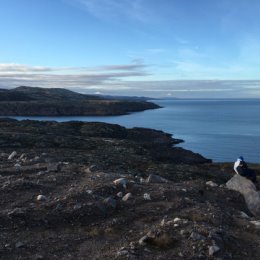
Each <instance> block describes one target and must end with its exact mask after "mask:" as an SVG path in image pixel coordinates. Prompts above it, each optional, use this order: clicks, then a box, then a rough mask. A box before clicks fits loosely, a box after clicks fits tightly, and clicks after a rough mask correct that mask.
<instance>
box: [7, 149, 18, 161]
mask: <svg viewBox="0 0 260 260" xmlns="http://www.w3.org/2000/svg"><path fill="white" fill-rule="evenodd" d="M16 155H17V152H16V151H13V152H12V153H11V154H10V155H9V157H8V160H12V159H13V158H14V157H15V156H16Z"/></svg>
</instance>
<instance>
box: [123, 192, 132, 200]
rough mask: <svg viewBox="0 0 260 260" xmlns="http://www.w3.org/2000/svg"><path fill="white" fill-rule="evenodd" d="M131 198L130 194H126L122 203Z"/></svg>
mask: <svg viewBox="0 0 260 260" xmlns="http://www.w3.org/2000/svg"><path fill="white" fill-rule="evenodd" d="M132 197H133V195H132V193H130V192H128V193H126V195H125V196H124V197H123V198H122V200H123V201H127V200H129V199H131V198H132Z"/></svg>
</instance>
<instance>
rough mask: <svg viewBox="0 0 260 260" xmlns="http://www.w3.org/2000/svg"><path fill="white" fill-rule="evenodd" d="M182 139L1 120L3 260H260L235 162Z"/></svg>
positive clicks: (114, 128)
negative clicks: (230, 184)
mask: <svg viewBox="0 0 260 260" xmlns="http://www.w3.org/2000/svg"><path fill="white" fill-rule="evenodd" d="M180 141H181V140H178V139H174V138H172V136H171V135H169V134H166V133H163V132H161V131H155V130H151V129H144V128H133V129H126V128H124V127H121V126H118V125H111V124H104V123H83V122H67V123H56V122H39V121H29V120H25V121H16V120H11V119H2V120H0V196H1V200H0V230H1V232H0V259H64V260H65V259H119V260H120V259H137V260H138V259H144V260H145V259H163V260H165V259H239V260H240V259H241V260H242V259H243V260H244V259H257V258H258V256H259V255H260V254H259V253H260V245H259V235H260V233H259V232H260V231H259V222H258V219H257V218H255V217H254V216H253V214H252V213H251V212H250V211H249V209H248V208H247V206H246V203H245V200H244V198H243V196H242V195H241V194H240V193H238V192H236V191H233V190H229V189H227V188H226V185H225V183H226V182H227V181H228V180H230V178H231V177H232V165H231V164H212V163H211V161H210V160H208V159H205V158H203V157H202V156H200V155H199V154H194V153H192V152H190V151H186V150H184V149H181V148H177V147H174V145H175V144H177V143H179V142H180ZM257 167H258V166H257ZM257 167H256V169H258V168H257Z"/></svg>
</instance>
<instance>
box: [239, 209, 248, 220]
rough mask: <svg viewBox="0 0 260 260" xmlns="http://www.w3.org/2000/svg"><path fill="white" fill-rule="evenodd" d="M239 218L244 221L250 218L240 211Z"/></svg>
mask: <svg viewBox="0 0 260 260" xmlns="http://www.w3.org/2000/svg"><path fill="white" fill-rule="evenodd" d="M240 217H241V218H244V219H250V217H249V216H248V215H247V214H246V213H245V212H243V211H240Z"/></svg>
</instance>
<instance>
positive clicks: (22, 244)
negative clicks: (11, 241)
mask: <svg viewBox="0 0 260 260" xmlns="http://www.w3.org/2000/svg"><path fill="white" fill-rule="evenodd" d="M24 246H25V245H24V243H23V242H20V241H19V242H17V243H15V247H16V248H21V247H24Z"/></svg>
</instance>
